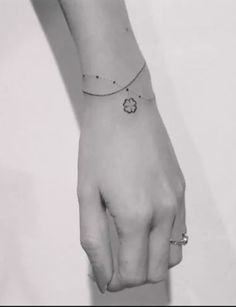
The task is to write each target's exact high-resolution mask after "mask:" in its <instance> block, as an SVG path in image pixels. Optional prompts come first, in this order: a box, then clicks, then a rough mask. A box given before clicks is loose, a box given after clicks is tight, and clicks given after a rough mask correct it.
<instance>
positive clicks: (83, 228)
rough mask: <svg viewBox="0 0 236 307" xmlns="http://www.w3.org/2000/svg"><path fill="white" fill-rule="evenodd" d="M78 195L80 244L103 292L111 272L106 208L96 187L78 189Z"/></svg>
mask: <svg viewBox="0 0 236 307" xmlns="http://www.w3.org/2000/svg"><path fill="white" fill-rule="evenodd" d="M78 196H79V205H80V240H81V245H82V247H83V249H84V250H85V252H86V254H87V255H88V258H89V261H90V263H91V266H92V269H93V274H94V277H95V281H96V283H97V285H98V288H99V290H100V291H101V292H102V293H104V292H105V291H106V288H107V284H108V283H109V282H110V280H111V278H112V272H113V264H112V253H111V246H110V238H109V227H108V220H107V214H106V208H105V207H104V205H103V204H102V201H101V196H100V193H99V191H98V189H96V188H92V187H91V188H89V189H88V188H87V189H80V191H79V193H78Z"/></svg>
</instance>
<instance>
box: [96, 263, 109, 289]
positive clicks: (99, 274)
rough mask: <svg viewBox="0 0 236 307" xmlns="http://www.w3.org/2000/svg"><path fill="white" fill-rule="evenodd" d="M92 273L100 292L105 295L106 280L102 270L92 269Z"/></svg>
mask: <svg viewBox="0 0 236 307" xmlns="http://www.w3.org/2000/svg"><path fill="white" fill-rule="evenodd" d="M93 272H94V276H95V280H96V282H97V286H98V288H99V290H100V292H101V293H105V292H106V290H107V278H106V275H105V272H104V270H102V269H100V268H94V270H93Z"/></svg>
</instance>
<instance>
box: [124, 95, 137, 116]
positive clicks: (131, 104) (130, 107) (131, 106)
mask: <svg viewBox="0 0 236 307" xmlns="http://www.w3.org/2000/svg"><path fill="white" fill-rule="evenodd" d="M123 107H124V111H125V112H126V113H129V114H130V113H134V112H135V111H136V110H137V101H136V100H135V99H134V98H127V99H125V101H124V103H123Z"/></svg>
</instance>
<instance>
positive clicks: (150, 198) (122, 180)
mask: <svg viewBox="0 0 236 307" xmlns="http://www.w3.org/2000/svg"><path fill="white" fill-rule="evenodd" d="M85 99H86V111H85V115H84V120H83V123H82V127H81V137H80V155H79V180H78V195H79V203H80V218H81V244H82V246H83V248H84V249H85V251H86V253H87V254H88V257H89V259H90V262H91V264H92V267H93V271H94V275H95V279H96V281H97V284H98V287H99V289H100V290H101V291H102V292H104V291H105V289H106V288H107V290H108V291H119V290H122V289H124V288H126V287H134V286H138V285H142V284H144V283H157V282H159V281H161V280H164V279H165V278H166V276H167V272H168V269H169V268H170V267H173V266H175V265H176V264H178V263H179V262H180V261H181V259H182V248H181V247H179V246H175V245H170V242H169V241H170V239H171V238H172V239H174V240H179V239H181V236H182V233H183V232H185V230H186V228H185V204H184V190H185V183H184V178H183V175H182V172H181V170H180V168H179V165H178V162H177V160H176V156H175V153H174V150H173V148H172V145H171V142H170V139H169V137H168V135H167V132H166V130H165V127H164V125H163V122H162V120H161V117H160V115H159V112H158V110H157V108H156V104H155V103H148V102H138V109H137V111H136V112H135V113H131V114H128V113H125V112H124V111H123V108H122V101H124V94H117V95H114V96H110V97H106V98H104V99H103V98H98V97H88V96H87V97H86V98H85ZM106 210H108V211H109V213H110V215H111V216H112V218H113V219H114V223H115V225H116V229H117V233H118V237H119V250H118V254H115V255H113V256H112V253H111V244H110V234H109V227H108V220H107V213H106Z"/></svg>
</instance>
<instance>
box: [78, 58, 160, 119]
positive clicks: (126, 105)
mask: <svg viewBox="0 0 236 307" xmlns="http://www.w3.org/2000/svg"><path fill="white" fill-rule="evenodd" d="M145 67H146V62H145V63H144V64H143V66H142V68H141V69H140V70H139V71H138V73H137V74H136V75H135V77H134V78H133V79H132V80H131V81H130V82H129V83H128V84H126V85H125V86H124V85H121V84H119V83H118V82H117V81H115V80H111V79H109V78H105V77H102V76H100V75H89V74H83V79H84V80H85V79H87V78H94V79H100V80H103V81H107V82H110V83H112V84H113V85H115V86H117V87H118V88H119V89H118V90H115V91H113V92H109V93H105V94H99V93H92V92H89V91H87V90H83V93H84V94H86V95H90V96H97V97H107V96H112V95H115V94H117V93H120V92H122V91H124V90H125V91H126V93H127V98H126V99H125V100H124V102H123V110H124V112H126V113H128V114H131V113H135V112H136V110H137V100H135V99H134V98H133V97H131V95H130V94H133V95H135V96H136V97H138V98H139V99H142V100H146V101H148V102H150V101H152V100H153V99H155V97H151V98H148V97H145V96H143V95H140V94H139V93H137V92H136V91H134V90H132V89H130V86H131V85H132V84H133V83H134V82H135V81H136V79H137V78H138V77H139V76H140V74H141V73H142V72H143V70H144V69H145Z"/></svg>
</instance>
